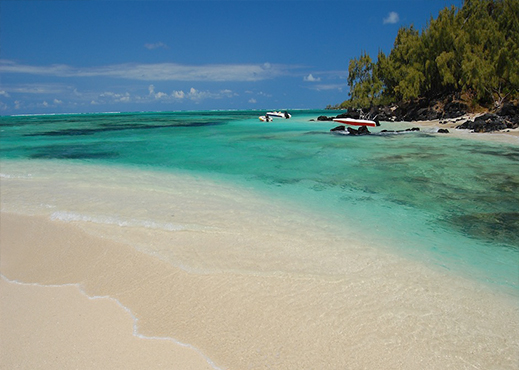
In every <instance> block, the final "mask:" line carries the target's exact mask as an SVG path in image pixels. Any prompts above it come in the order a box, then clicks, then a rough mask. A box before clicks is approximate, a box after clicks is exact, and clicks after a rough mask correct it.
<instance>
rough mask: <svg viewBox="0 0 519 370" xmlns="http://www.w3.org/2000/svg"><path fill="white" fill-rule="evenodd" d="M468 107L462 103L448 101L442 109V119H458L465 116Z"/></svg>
mask: <svg viewBox="0 0 519 370" xmlns="http://www.w3.org/2000/svg"><path fill="white" fill-rule="evenodd" d="M467 110H468V106H467V104H465V103H462V102H456V101H450V102H448V103H447V104H445V106H444V108H443V114H442V117H443V118H458V117H461V116H463V115H465V114H467Z"/></svg>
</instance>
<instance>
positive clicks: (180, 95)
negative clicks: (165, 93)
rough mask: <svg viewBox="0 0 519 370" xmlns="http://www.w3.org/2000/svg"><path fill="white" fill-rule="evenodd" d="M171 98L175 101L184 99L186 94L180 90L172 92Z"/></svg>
mask: <svg viewBox="0 0 519 370" xmlns="http://www.w3.org/2000/svg"><path fill="white" fill-rule="evenodd" d="M172 96H173V97H174V98H175V99H184V98H185V97H186V94H185V93H184V92H183V91H182V90H180V91H173V94H172Z"/></svg>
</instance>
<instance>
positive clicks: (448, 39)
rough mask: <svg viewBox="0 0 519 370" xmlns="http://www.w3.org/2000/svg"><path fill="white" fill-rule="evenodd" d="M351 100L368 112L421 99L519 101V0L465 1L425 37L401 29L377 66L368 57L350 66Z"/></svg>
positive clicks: (444, 14)
mask: <svg viewBox="0 0 519 370" xmlns="http://www.w3.org/2000/svg"><path fill="white" fill-rule="evenodd" d="M348 84H349V86H350V99H349V100H348V101H347V102H345V103H343V106H350V107H368V106H370V105H373V104H378V103H380V102H397V101H402V100H404V101H405V100H411V99H415V98H418V97H432V96H438V95H444V94H450V93H467V95H471V96H474V99H475V100H476V101H475V102H474V103H478V104H487V105H488V104H491V103H494V104H495V105H499V104H501V103H502V102H503V101H504V100H505V99H517V98H519V92H518V91H519V0H465V2H464V4H463V6H462V7H461V9H456V8H455V7H451V8H445V9H443V10H442V11H440V13H439V14H438V17H437V18H436V19H431V20H430V22H429V23H428V25H427V27H426V28H425V29H424V30H423V31H422V32H421V33H420V32H419V31H418V30H416V29H415V28H414V27H413V26H410V27H402V28H400V29H399V31H398V34H397V37H396V39H395V43H394V46H393V49H392V50H391V52H390V53H389V55H388V56H386V55H385V54H384V53H383V52H379V54H378V58H377V61H376V62H373V61H372V59H371V57H370V56H369V55H368V54H367V53H365V52H363V53H362V54H361V56H360V58H359V59H356V58H354V59H352V60H351V61H350V65H349V76H348Z"/></svg>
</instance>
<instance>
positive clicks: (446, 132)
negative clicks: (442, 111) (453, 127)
mask: <svg viewBox="0 0 519 370" xmlns="http://www.w3.org/2000/svg"><path fill="white" fill-rule="evenodd" d="M438 133H439V134H448V133H449V130H447V129H446V128H441V129H439V130H438Z"/></svg>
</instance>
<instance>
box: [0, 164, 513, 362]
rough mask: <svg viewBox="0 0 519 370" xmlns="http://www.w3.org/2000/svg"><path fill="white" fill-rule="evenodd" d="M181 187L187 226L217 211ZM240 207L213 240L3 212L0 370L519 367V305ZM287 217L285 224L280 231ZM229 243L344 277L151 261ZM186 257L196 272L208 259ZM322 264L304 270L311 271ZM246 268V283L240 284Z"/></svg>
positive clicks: (209, 234) (8, 195) (14, 195)
mask: <svg viewBox="0 0 519 370" xmlns="http://www.w3.org/2000/svg"><path fill="white" fill-rule="evenodd" d="M119 175H120V176H119V177H121V176H122V174H119ZM122 177H124V176H122ZM11 180H12V181H11ZM22 180H23V179H22ZM16 181H21V180H20V179H2V192H3V193H2V195H3V196H4V197H5V198H3V199H2V201H3V202H4V204H7V205H9V207H11V206H12V201H17V199H27V198H23V197H24V196H28V195H27V194H34V193H35V192H36V193H37V192H38V190H37V187H36V188H34V189H31V191H30V192H27V193H24V191H28V189H22V186H17V187H14V188H9V187H10V186H13V184H15V183H16ZM179 181H180V180H179ZM33 183H34V182H31V184H33ZM179 183H180V182H179ZM18 185H19V183H18ZM191 185H192V186H191V187H190V189H191V192H190V194H191V195H188V194H184V195H183V196H182V198H181V199H177V200H178V201H179V202H184V204H189V207H188V208H189V212H187V211H186V213H185V214H184V215H183V217H185V218H186V219H185V220H184V221H186V222H185V223H186V224H188V223H189V222H188V221H190V220H189V219H188V218H189V217H188V215H189V214H196V213H197V212H198V213H200V214H201V213H203V212H210V213H211V215H210V216H207V219H208V220H209V219H211V218H215V217H216V216H215V215H216V214H217V212H212V211H209V210H210V209H212V206H215V205H216V204H217V203H214V204H213V203H211V201H209V200H206V202H205V203H204V202H202V203H200V204H198V205H197V203H194V198H195V197H196V196H200V193H197V191H193V189H198V188H197V186H200V188H199V190H200V191H201V192H203V191H204V190H202V189H204V186H203V182H199V183H198V184H197V183H192V184H191ZM31 186H32V185H31ZM36 186H39V185H36ZM85 186H87V187H88V186H90V185H87V184H86V183H85ZM208 188H209V189H211V187H210V186H209V184H208V187H205V191H209V190H208ZM44 190H45V189H43V190H42V191H44ZM213 190H214V189H213ZM81 191H82V190H81V189H79V190H78V192H79V193H81ZM20 194H21V195H23V196H22V197H20ZM24 194H25V195H24ZM39 196H40V199H41V200H42V201H44V200H45V199H43V198H44V196H43V194H40V195H39ZM144 196H146V195H144ZM176 196H181V195H176ZM236 196H237V197H238V199H241V198H239V194H236ZM35 197H36V198H38V196H36V195H35ZM150 199H151V198H150ZM215 199H218V196H215ZM244 200H245V199H242V201H244ZM168 201H171V199H169V200H168ZM214 201H215V202H216V200H214ZM251 203H253V202H247V203H243V206H244V209H242V210H241V212H242V213H240V212H239V211H240V210H238V209H236V208H234V207H239V204H240V202H237V203H235V204H228V207H229V208H228V211H227V212H224V214H225V215H226V216H225V217H226V218H223V219H216V218H215V219H214V222H213V224H214V225H215V226H217V230H218V231H217V232H216V231H211V229H205V230H204V231H203V232H200V231H197V230H183V231H181V232H178V231H175V230H172V231H160V230H154V229H149V228H147V229H144V230H143V229H142V228H140V227H139V226H136V227H124V228H121V227H120V226H119V225H115V224H112V225H104V226H102V227H101V226H100V225H96V224H95V223H92V222H90V221H81V220H72V221H66V222H65V221H62V220H59V219H54V220H52V219H51V218H49V215H45V214H42V215H31V214H20V213H18V214H17V213H9V212H5V211H4V212H2V214H1V219H0V220H1V225H0V226H1V227H0V232H1V234H0V243H1V244H0V245H1V265H0V271H1V273H2V275H3V276H4V278H3V279H2V281H1V284H2V289H1V290H0V295H1V297H0V300H1V302H2V313H1V316H0V327H1V328H2V331H1V332H2V343H3V344H2V346H1V348H2V349H1V351H2V354H1V356H0V358H1V360H0V367H1V368H6V369H7V368H43V369H50V368H56V367H77V368H91V367H96V368H105V369H113V368H170V369H206V368H211V367H213V368H221V369H237V370H238V369H268V368H274V369H296V368H297V369H311V368H315V369H317V368H319V369H338V368H346V367H347V368H349V369H366V368H370V369H417V368H420V369H444V368H456V369H473V368H481V369H483V368H495V367H497V368H500V369H515V368H516V367H517V359H518V358H517V354H518V353H519V352H518V350H519V339H518V338H519V313H518V304H517V297H515V296H512V295H508V294H504V293H496V292H493V291H492V290H491V289H489V288H486V287H485V286H482V285H480V284H477V283H475V282H472V281H469V280H466V279H464V278H463V277H461V276H457V275H456V274H451V273H449V272H447V271H442V270H438V269H437V268H434V267H433V266H426V265H424V264H421V263H418V262H416V261H413V260H408V259H405V258H402V257H400V256H397V255H391V254H389V253H387V252H386V251H384V250H383V249H377V248H373V247H372V246H369V245H364V246H362V245H356V244H355V242H354V239H352V240H349V241H348V240H343V239H341V238H340V237H338V236H336V235H335V236H333V235H331V236H330V235H329V236H326V235H328V234H327V231H326V230H321V231H318V230H313V229H312V227H310V226H309V225H307V230H306V231H305V234H304V238H301V236H300V235H297V233H296V231H295V230H298V228H297V227H296V228H294V230H292V231H289V230H290V229H286V228H281V227H279V225H278V226H277V227H276V225H275V223H276V222H278V223H279V220H280V219H281V217H280V218H278V219H276V218H268V219H267V220H264V223H263V224H261V223H258V224H256V223H254V222H252V223H251V222H250V218H249V217H245V214H244V213H243V212H249V211H250V209H248V208H247V207H250V204H251ZM245 204H249V206H247V207H245ZM202 206H203V209H202V208H197V207H202ZM220 206H222V207H223V205H220ZM6 207H7V206H6ZM7 208H8V207H7ZM218 211H221V209H219V210H218ZM287 212H288V213H285V214H284V217H289V216H290V211H289V210H287ZM220 213H221V212H220ZM247 216H250V217H253V216H251V215H249V214H247ZM260 216H261V215H258V217H259V218H260ZM204 217H205V216H204ZM294 217H295V216H294ZM259 218H258V219H259ZM231 220H232V221H231ZM240 220H241V221H240ZM299 229H300V228H299ZM93 230H95V231H96V232H92V231H93ZM266 230H271V231H270V234H266V233H267V232H266ZM101 231H102V232H101ZM284 232H286V233H284ZM132 235H135V236H136V237H140V238H141V239H146V240H147V243H148V244H150V245H155V246H157V247H156V253H151V252H150V251H147V252H144V251H139V250H137V249H136V248H135V246H132V245H131V244H129V242H128V241H129V240H130V241H131V240H132V238H131V237H129V236H132ZM312 235H313V236H314V237H312ZM122 236H126V238H125V237H122ZM168 238H169V239H168ZM168 240H169V242H168ZM230 240H235V244H237V246H240V245H242V246H243V245H247V243H254V242H255V243H257V245H261V243H264V244H267V245H271V246H275V245H278V246H282V245H293V246H294V248H296V246H297V245H301V244H304V245H302V246H304V248H301V251H302V250H311V251H314V252H316V253H318V251H319V248H322V246H321V245H320V244H319V243H320V242H322V243H326V245H327V248H328V247H332V248H333V246H334V243H337V245H341V246H342V248H343V249H344V250H341V251H340V253H339V249H338V250H337V255H336V258H332V260H334V261H335V263H337V264H340V265H341V266H340V268H341V269H340V270H337V271H340V273H331V274H329V275H323V274H312V273H309V274H302V273H300V272H297V271H296V270H294V271H293V272H286V271H290V268H288V267H287V269H286V270H285V272H283V271H281V270H280V271H279V272H276V270H275V268H272V269H270V270H268V269H263V268H259V269H258V270H257V271H258V272H257V273H253V272H252V271H253V270H252V269H251V266H254V265H257V266H260V267H261V264H263V263H266V262H265V261H268V260H269V259H272V260H273V261H272V263H273V266H275V265H276V263H277V264H279V263H280V261H284V260H283V257H282V255H281V254H279V255H275V254H273V253H274V252H269V253H267V252H266V253H267V254H266V255H265V256H264V259H259V260H243V261H242V259H241V258H239V255H236V254H233V253H238V252H239V249H238V248H237V249H236V251H235V252H232V253H230V252H229V253H230V254H228V255H226V257H225V259H227V260H232V259H233V258H232V256H233V255H235V257H234V260H232V261H228V263H226V264H224V265H225V266H226V267H225V268H223V269H222V268H220V269H219V270H218V269H216V268H214V269H213V272H211V271H210V270H205V272H203V271H202V272H197V271H194V270H193V271H187V270H185V269H181V268H179V267H178V266H174V265H173V264H172V263H170V262H169V261H168V260H167V258H164V255H161V254H160V253H161V248H160V247H158V246H160V245H163V244H161V243H164V242H168V243H169V244H170V245H171V247H172V249H171V250H172V251H175V246H176V245H178V247H179V249H181V250H182V248H186V250H187V249H188V247H189V246H194V247H195V248H194V250H195V251H196V250H197V248H202V246H206V248H207V246H208V245H211V246H212V248H213V247H216V246H219V247H222V245H220V244H221V243H224V244H223V245H225V243H229V241H230ZM319 241H320V242H319ZM208 243H209V244H208ZM210 243H213V244H210ZM219 243H220V244H219ZM240 243H242V244H240ZM344 247H346V248H344ZM215 249H217V250H222V249H218V248H215ZM230 249H231V250H233V248H232V245H231V246H230ZM268 250H269V249H268V248H267V249H265V251H268ZM179 253H180V255H183V254H182V252H179ZM196 253H201V258H202V254H203V249H198V252H196ZM195 255H196V254H195ZM318 256H319V254H315V256H314V257H313V259H314V261H313V263H321V261H320V260H319V257H318ZM217 257H218V258H217ZM278 257H279V258H278ZM288 257H290V256H287V258H286V261H288V260H289V258H288ZM202 259H205V260H206V261H205V262H204V265H203V266H206V267H207V266H213V267H214V266H218V265H222V264H223V262H222V261H223V260H224V259H222V258H221V256H217V255H212V254H211V253H210V252H208V253H206V254H205V255H204V257H203V258H202ZM210 260H213V262H214V263H213V264H211V263H209V262H210ZM208 261H209V262H208ZM332 262H333V261H328V262H327V261H326V260H325V259H323V261H322V263H332ZM241 263H243V264H245V266H243V270H242V271H240V270H239V269H237V267H239V266H240V264H241ZM308 266H311V265H308ZM330 266H332V265H331V264H330ZM231 267H232V268H231ZM262 270H263V271H264V272H261V271H262ZM98 297H106V298H98ZM134 326H135V328H134ZM136 335H137V336H136ZM145 338H152V339H145ZM160 338H162V339H160ZM177 343H184V344H186V345H188V347H184V346H181V345H179V344H177Z"/></svg>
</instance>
